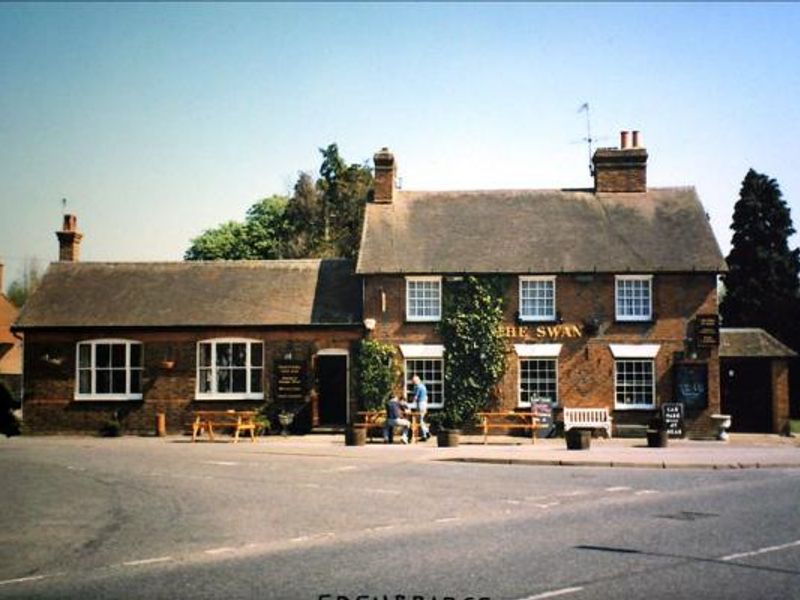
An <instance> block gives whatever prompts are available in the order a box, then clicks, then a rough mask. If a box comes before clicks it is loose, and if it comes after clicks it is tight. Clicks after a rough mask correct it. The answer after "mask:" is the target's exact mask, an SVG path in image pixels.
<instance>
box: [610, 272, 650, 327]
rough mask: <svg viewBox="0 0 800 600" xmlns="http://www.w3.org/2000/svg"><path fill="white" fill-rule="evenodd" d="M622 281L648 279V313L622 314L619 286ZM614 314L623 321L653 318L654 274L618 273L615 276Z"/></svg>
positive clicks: (640, 320)
mask: <svg viewBox="0 0 800 600" xmlns="http://www.w3.org/2000/svg"><path fill="white" fill-rule="evenodd" d="M621 281H646V282H647V289H648V296H649V297H648V306H647V314H646V315H621V314H620V313H619V288H620V282H621ZM614 315H615V318H616V320H617V321H621V322H646V321H652V320H653V276H652V275H616V276H615V277H614Z"/></svg>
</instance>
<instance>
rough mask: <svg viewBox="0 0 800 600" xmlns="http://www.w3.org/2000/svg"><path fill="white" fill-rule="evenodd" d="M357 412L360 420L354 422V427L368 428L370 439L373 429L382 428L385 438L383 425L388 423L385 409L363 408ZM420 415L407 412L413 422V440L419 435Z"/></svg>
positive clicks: (411, 428)
mask: <svg viewBox="0 0 800 600" xmlns="http://www.w3.org/2000/svg"><path fill="white" fill-rule="evenodd" d="M356 414H357V415H358V418H359V419H360V420H359V421H356V422H355V423H353V427H355V428H356V429H366V430H367V437H369V440H370V441H372V432H373V430H375V429H380V431H381V438H383V426H384V424H385V423H386V411H385V410H362V411H359V412H357V413H356ZM418 415H419V413H416V412H413V411H409V412H408V413H407V416H408V417H409V421H410V422H411V427H410V428H409V429H410V430H411V440H410V441H411V442H415V441H417V436H418V433H419V421H418V418H417V417H418Z"/></svg>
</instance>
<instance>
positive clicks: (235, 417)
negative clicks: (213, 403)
mask: <svg viewBox="0 0 800 600" xmlns="http://www.w3.org/2000/svg"><path fill="white" fill-rule="evenodd" d="M255 417H256V413H255V411H252V410H249V411H235V410H199V411H196V412H195V413H194V421H192V441H193V442H195V441H197V437H198V435H199V434H200V433H202V432H203V431H205V432H207V433H208V437H209V439H210V440H211V441H212V442H213V441H214V428H215V427H217V428H220V429H222V428H230V429H233V430H234V431H233V443H234V444H235V443H237V442H238V441H239V434H240V433H241V432H243V431H245V432H247V431H249V432H250V439H251V441H253V442H255V441H256V421H255Z"/></svg>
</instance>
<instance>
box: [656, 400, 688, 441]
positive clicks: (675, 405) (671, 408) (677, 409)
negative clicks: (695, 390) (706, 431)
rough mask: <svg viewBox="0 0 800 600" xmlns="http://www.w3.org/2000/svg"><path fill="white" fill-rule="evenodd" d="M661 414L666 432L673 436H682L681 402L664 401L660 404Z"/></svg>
mask: <svg viewBox="0 0 800 600" xmlns="http://www.w3.org/2000/svg"><path fill="white" fill-rule="evenodd" d="M661 414H662V415H663V416H664V423H665V424H666V426H667V433H669V435H671V436H673V437H683V404H681V403H680V402H665V403H664V404H662V405H661Z"/></svg>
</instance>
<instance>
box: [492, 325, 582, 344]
mask: <svg viewBox="0 0 800 600" xmlns="http://www.w3.org/2000/svg"><path fill="white" fill-rule="evenodd" d="M500 333H501V335H503V336H504V337H507V338H524V339H531V338H535V339H539V340H544V339H552V340H560V339H565V338H579V337H581V336H582V335H583V330H582V329H581V326H580V325H575V324H572V323H560V324H557V325H530V326H528V325H502V326H501V327H500Z"/></svg>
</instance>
